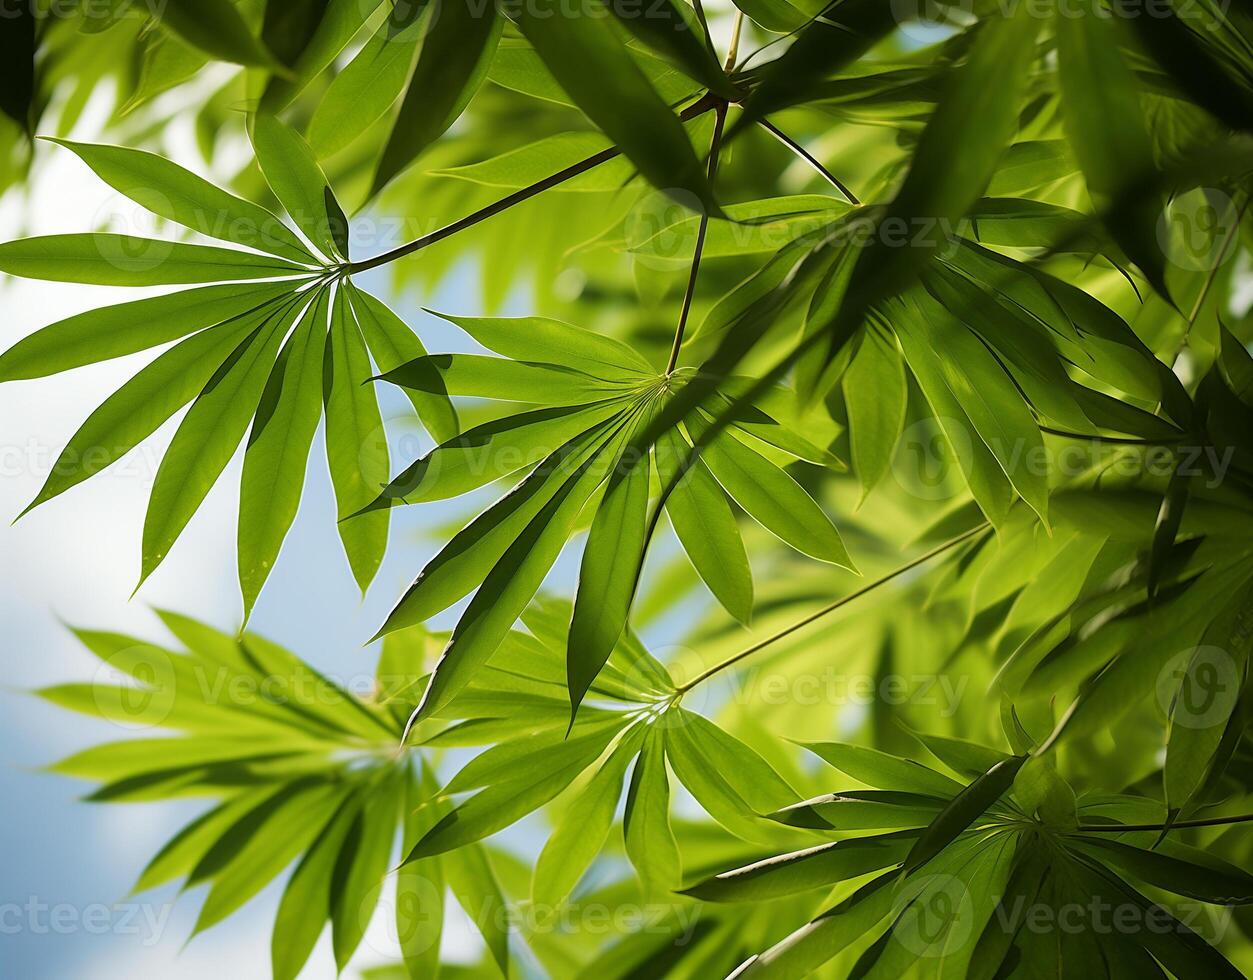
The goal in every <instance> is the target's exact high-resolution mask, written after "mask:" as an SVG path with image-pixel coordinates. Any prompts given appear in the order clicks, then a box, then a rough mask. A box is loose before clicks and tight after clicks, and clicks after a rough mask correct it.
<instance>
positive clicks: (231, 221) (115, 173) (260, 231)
mask: <svg viewBox="0 0 1253 980" xmlns="http://www.w3.org/2000/svg"><path fill="white" fill-rule="evenodd" d="M51 142H53V143H56V144H57V145H59V146H63V147H65V148H66V149H68V150H72V151H73V152H74V153H76V154H78V156H79V157H80V158H81V159H82V161H83V162H84V163H85V164H87V166H89V167H90V168H91V169H92V171H94V172H95V174H96V176H98V177H99V178H100V179H101V180H103V181H104V182H105V183H106V184H108V185H109V186H110V187H112V188H113V189H114V190H116V191H118V192H119V193H121V194H125V195H126V196H127V197H129V198H130V199H131V200H132V201H134V202H135V203H136V204H139V205H140V206H141V207H144V208H147V209H148V210H149V211H151V212H152V213H153V214H155V215H158V216H159V217H162V218H165V219H167V220H169V221H174V222H177V223H178V224H180V225H183V226H184V227H186V228H190V229H191V230H192V231H198V232H200V233H201V234H202V235H207V236H208V237H210V238H217V239H219V240H222V241H228V242H234V243H235V244H237V245H246V246H249V247H250V248H255V249H258V250H259V251H262V252H269V253H270V254H271V255H277V256H280V257H281V258H285V259H290V260H291V261H293V262H299V263H304V264H314V263H316V261H317V260H316V259H315V258H314V256H313V254H312V253H311V252H310V251H309V250H308V249H307V248H305V247H304V245H303V244H301V242H300V239H299V238H297V237H296V236H295V235H294V234H293V233H292V232H291V231H290V230H289V229H288V228H287V226H286V225H284V224H283V222H281V221H280V220H279V219H278V218H277V217H275V216H274V215H273V214H271V213H270V212H269V211H267V210H266V209H265V208H263V207H261V206H259V205H257V204H253V203H252V202H251V201H245V200H244V199H243V198H240V197H236V196H235V195H234V194H230V193H228V192H226V191H224V190H222V189H221V188H219V187H215V186H214V185H213V184H211V183H209V182H208V181H207V180H205V179H204V178H202V177H198V176H196V175H195V174H193V173H192V172H191V171H189V170H184V169H183V168H182V167H180V166H178V165H177V164H175V163H171V162H170V161H168V160H166V159H165V158H164V157H160V156H158V155H157V154H155V153H147V152H145V151H143V150H131V149H127V148H126V147H121V146H103V145H95V144H91V143H73V142H70V141H69V140H59V139H52V140H51Z"/></svg>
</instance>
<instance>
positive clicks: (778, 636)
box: [676, 521, 991, 696]
mask: <svg viewBox="0 0 1253 980" xmlns="http://www.w3.org/2000/svg"><path fill="white" fill-rule="evenodd" d="M989 527H991V525H990V524H988V523H987V522H986V521H985V522H984V523H982V524H980V525H978V526H977V527H973V528H971V529H970V530H969V531H965V532H963V533H962V534H959V535H958V536H957V537H955V538H951V539H950V540H948V541H946V542H944V544H941V545H938V546H937V547H935V548H932V549H931V550H930V551H928V552H926V553H925V554H922V555H919V556H918V557H917V558H914V559H912V560H910V561H907V562H906V563H905V564H904V565H901V566H900V567H898V568H895V569H893V570H892V571H890V572H888V573H887V574H886V575H884V576H882V577H881V578H878V579H875V580H874V581H873V582H870V583H869V584H867V585H863V586H862V587H861V588H860V589H858V590H857V591H856V592H850V593H849V594H848V595H846V596H843V597H842V598H839V599H836V600H835V602H832V603H831V604H829V605H826V606H823V607H822V608H821V609H819V610H818V611H817V612H812V613H810V614H809V615H808V616H806V617H804V618H803V619H800V620H797V621H796V622H795V623H792V624H791V625H790V626H785V627H784V628H783V629H781V630H779V631H778V632H777V633H774V634H772V635H771V636H768V637H766V638H765V639H764V640H760V641H758V642H757V643H754V644H753V645H752V646H750V647H748V648H747V649H744V650H741V651H740V652H739V653H737V654H735V655H734V656H732V657H729V658H727V659H726V660H724V661H722V663H720V664H715V665H714V666H712V667H710V668H709V669H708V670H705V671H703V672H702V673H700V674H697V675H696V677H694V678H693V679H692V680H690V681H688V682H687V683H686V684H684V685H683V686H682V687H680V688H679V689H678V691H677V692H676V693H677V694H678V695H679V696H681V695H684V694H686V693H687V692H688V691H690V690H691V689H692V688H694V687H696V686H697V685H698V684H702V683H704V682H705V681H707V680H709V678H711V677H713V676H714V675H715V674H717V673H719V672H720V671H723V670H726V669H727V668H728V667H731V666H733V665H735V664H737V663H739V662H740V661H741V660H744V659H745V658H746V657H751V656H752V655H753V654H755V653H758V652H759V651H761V650H763V649H765V648H766V647H768V646H770V644H772V643H775V642H777V641H779V640H782V639H783V638H784V637H787V636H791V635H792V634H793V633H795V632H796V631H797V630H800V629H803V628H804V627H806V626H808V625H809V624H810V623H813V622H816V621H817V620H819V619H821V618H822V617H823V616H827V615H829V614H830V613H833V612H835V611H836V610H837V609H842V608H843V607H844V606H846V605H848V604H849V603H850V602H853V601H854V600H856V599H860V598H861V597H862V596H864V595H866V594H867V593H868V592H873V591H874V590H875V589H877V588H879V587H880V586H881V585H886V584H887V583H888V582H891V581H892V580H893V579H895V578H899V577H900V576H901V575H904V574H905V573H906V572H908V571H910V570H911V569H914V568H917V567H918V566H919V565H922V564H925V563H926V562H929V561H930V560H931V559H932V558H936V557H938V556H940V555H942V554H944V553H945V552H946V551H951V550H952V549H953V548H956V547H957V546H958V545H959V544H961V543H962V542H963V541H968V540H970V539H971V538H973V537H975V536H976V535H979V534H982V533H983V532H984V531H986V530H987V529H988V528H989Z"/></svg>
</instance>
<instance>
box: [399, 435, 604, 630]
mask: <svg viewBox="0 0 1253 980" xmlns="http://www.w3.org/2000/svg"><path fill="white" fill-rule="evenodd" d="M612 432H613V428H612V422H604V423H601V424H600V425H599V426H597V427H595V428H593V429H590V430H588V431H586V432H582V433H580V434H579V435H577V436H575V438H574V439H572V440H570V441H569V442H568V443H566V444H565V445H563V446H562V447H561V448H560V449H558V450H557V452H555V453H554V454H553V455H552V456H550V457H548V458H547V459H545V460H544V461H543V462H541V463H540V465H539V466H537V467H536V468H535V469H534V470H533V471H532V472H531V473H530V475H528V476H527V477H526V479H524V480H523V481H522V482H521V483H520V484H518V486H517V487H516V488H515V489H514V490H513V491H511V492H510V493H508V494H506V495H505V496H504V497H502V498H501V499H500V500H499V501H497V502H496V503H495V504H493V505H492V506H491V507H489V508H488V509H487V510H485V511H484V512H483V513H482V514H480V515H479V516H478V517H476V518H475V519H474V520H473V521H471V522H470V524H468V525H467V526H466V527H465V528H463V529H462V530H461V531H459V532H457V534H455V535H454V536H453V538H452V540H451V541H449V542H448V544H447V545H445V546H444V548H443V549H442V550H441V551H440V552H439V554H437V555H436V556H435V557H434V558H433V559H431V561H430V562H429V563H428V564H427V565H426V567H425V568H423V569H422V573H421V574H420V575H419V576H418V578H417V580H416V581H415V582H414V583H413V585H412V586H410V588H409V590H408V591H407V592H406V593H405V595H404V596H403V597H402V598H401V600H400V601H399V602H398V603H397V604H396V607H395V609H393V610H392V613H391V615H390V616H389V617H388V619H387V622H386V623H385V624H384V626H383V628H382V630H380V633H391V632H393V631H395V630H398V629H402V628H404V627H406V626H412V625H415V624H417V623H421V622H425V621H426V620H427V619H429V618H430V617H431V616H434V615H435V614H436V613H437V612H440V611H442V610H444V609H447V608H448V607H449V606H451V605H452V604H453V603H454V602H456V601H457V600H459V599H462V598H464V597H465V596H467V595H469V594H470V593H471V592H473V591H474V590H475V589H476V588H477V587H478V586H479V585H480V584H482V582H483V580H484V579H485V578H486V576H487V574H488V572H489V571H490V570H491V569H492V567H493V566H495V565H496V563H497V562H499V561H500V560H501V558H503V557H504V555H505V553H506V551H508V549H509V547H510V545H512V544H513V542H514V541H515V540H516V539H517V538H518V537H520V536H521V534H522V533H523V531H524V530H525V529H526V528H527V527H528V526H529V525H530V524H531V522H532V521H533V520H534V519H535V517H536V515H538V514H539V512H540V511H541V510H542V509H543V508H544V507H545V506H547V505H548V503H549V502H550V501H551V500H552V499H553V498H554V496H556V495H557V493H558V492H559V491H560V489H561V487H562V486H563V485H564V484H565V482H566V480H567V479H569V477H570V476H571V475H572V474H574V473H576V472H577V471H578V470H579V468H580V467H582V466H583V465H584V464H585V463H586V462H587V460H588V459H589V457H590V456H591V455H592V453H594V452H597V451H599V450H600V449H602V448H603V447H604V445H605V442H606V440H607V439H608V438H609V436H610V435H611V434H612Z"/></svg>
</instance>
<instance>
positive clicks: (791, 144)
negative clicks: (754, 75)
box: [757, 119, 861, 205]
mask: <svg viewBox="0 0 1253 980" xmlns="http://www.w3.org/2000/svg"><path fill="white" fill-rule="evenodd" d="M757 125H759V126H761V128H762V129H764V130H766V132H768V133H770V134H771V135H772V136H774V138H775V139H777V140H778V141H779V142H780V143H782V144H783V145H784V146H786V147H787V148H788V149H789V150H791V151H792V152H793V153H795V154H796V155H797V156H798V157H800V158H801V159H802V160H804V161H805V162H806V163H808V164H809V165H810V166H811V167H813V168H814V170H816V171H817V172H818V173H819V174H821V175H822V176H823V177H824V178H826V180H827V182H828V183H829V184H831V186H832V187H834V188H835V189H836V190H838V191H839V192H840V193H841V194H843V195H844V198H845V199H846V200H847V201H848V203H849V204H857V205H860V204H861V201H859V200H858V199H857V196H856V195H855V194H854V193H853V192H852V191H850V190H849V189H848V185H846V184H845V183H844V182H843V181H842V180H840V178H839V177H837V176H835V174H833V173H831V171H830V170H828V169H827V168H826V167H824V166H823V165H822V163H821V162H820V161H819V160H818V158H817V157H815V156H814V155H813V154H812V153H810V152H809V151H808V150H807V149H805V148H804V147H803V146H801V145H800V144H799V143H798V142H796V140H794V139H792V137H790V136H788V134H787V133H785V132H783V130H781V129H780V128H779V127H778V126H776V125H775V124H774V123H772V122H771V121H770V120H769V119H758V120H757Z"/></svg>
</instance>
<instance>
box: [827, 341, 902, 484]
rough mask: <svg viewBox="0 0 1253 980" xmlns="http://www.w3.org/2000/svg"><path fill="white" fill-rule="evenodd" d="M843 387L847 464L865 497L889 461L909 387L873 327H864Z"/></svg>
mask: <svg viewBox="0 0 1253 980" xmlns="http://www.w3.org/2000/svg"><path fill="white" fill-rule="evenodd" d="M843 387H844V404H845V405H846V406H847V407H848V427H849V439H850V442H851V444H852V447H853V468H854V469H855V470H856V471H857V479H858V480H859V481H860V483H861V497H862V500H863V501H865V499H866V497H867V496H869V495H870V491H871V490H873V489H874V488H875V487H876V486H878V484H879V481H880V480H882V479H883V476H884V474H886V473H887V471H888V468H889V467H890V466H891V465H892V456H893V454H894V453H895V451H896V440H897V439H899V438H900V435H901V429H902V428H903V427H904V424H905V408H906V404H907V402H908V400H909V390H908V387H907V386H906V383H905V369H904V364H903V362H902V360H901V354H900V351H899V350H897V348H896V344H895V343H892V342H891V341H890V340H889V339H888V338H886V337H885V336H884V335H883V334H881V333H880V332H879V331H878V330H876V329H874V328H873V327H870V328H867V330H866V332H865V334H864V335H863V337H862V342H861V346H860V347H859V348H858V349H857V353H856V354H855V355H854V356H853V359H852V361H851V362H850V363H849V365H848V370H847V371H845V372H844V378H843Z"/></svg>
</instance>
